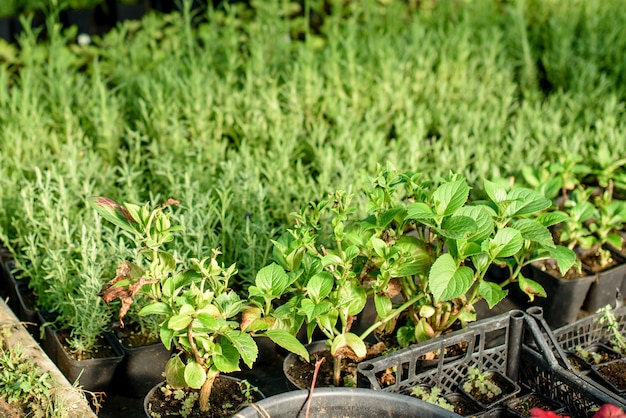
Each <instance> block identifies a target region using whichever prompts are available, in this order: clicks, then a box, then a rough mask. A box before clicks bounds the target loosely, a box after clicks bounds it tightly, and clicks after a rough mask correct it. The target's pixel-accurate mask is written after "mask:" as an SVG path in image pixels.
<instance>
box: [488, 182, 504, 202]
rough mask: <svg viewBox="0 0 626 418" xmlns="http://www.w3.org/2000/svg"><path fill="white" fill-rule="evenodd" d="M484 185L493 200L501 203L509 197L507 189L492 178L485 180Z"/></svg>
mask: <svg viewBox="0 0 626 418" xmlns="http://www.w3.org/2000/svg"><path fill="white" fill-rule="evenodd" d="M483 187H484V188H485V192H486V193H487V196H489V199H491V201H492V202H495V203H500V202H504V201H505V200H506V199H507V197H506V189H505V188H504V187H502V186H501V185H499V184H497V183H494V182H492V181H490V180H485V181H484V182H483Z"/></svg>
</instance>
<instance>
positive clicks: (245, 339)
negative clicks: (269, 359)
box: [226, 331, 259, 368]
mask: <svg viewBox="0 0 626 418" xmlns="http://www.w3.org/2000/svg"><path fill="white" fill-rule="evenodd" d="M226 337H227V338H228V339H229V340H230V342H231V343H232V344H233V347H235V348H236V349H237V351H238V352H239V355H240V356H241V359H242V360H243V362H244V363H245V364H246V366H248V367H250V368H252V366H253V364H254V362H255V361H256V359H257V356H258V355H259V348H258V347H257V345H256V341H254V339H253V338H252V337H251V336H250V334H247V333H245V332H241V331H236V332H229V333H227V334H226Z"/></svg>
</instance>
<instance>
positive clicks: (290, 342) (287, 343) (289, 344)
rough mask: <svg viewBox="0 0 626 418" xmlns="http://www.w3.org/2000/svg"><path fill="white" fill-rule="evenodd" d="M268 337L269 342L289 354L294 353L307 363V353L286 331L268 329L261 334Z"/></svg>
mask: <svg viewBox="0 0 626 418" xmlns="http://www.w3.org/2000/svg"><path fill="white" fill-rule="evenodd" d="M263 335H265V336H266V337H268V338H269V339H270V340H272V341H273V342H275V343H276V344H278V345H279V346H281V347H282V348H284V349H285V350H287V351H289V352H290V353H294V354H296V355H298V356H300V357H302V358H304V359H306V360H307V361H308V360H309V352H308V351H307V349H306V348H305V347H304V345H302V343H301V342H300V341H298V339H297V338H296V337H295V336H293V335H292V334H291V333H289V332H287V331H281V330H277V329H270V330H267V331H265V333H264V334H263Z"/></svg>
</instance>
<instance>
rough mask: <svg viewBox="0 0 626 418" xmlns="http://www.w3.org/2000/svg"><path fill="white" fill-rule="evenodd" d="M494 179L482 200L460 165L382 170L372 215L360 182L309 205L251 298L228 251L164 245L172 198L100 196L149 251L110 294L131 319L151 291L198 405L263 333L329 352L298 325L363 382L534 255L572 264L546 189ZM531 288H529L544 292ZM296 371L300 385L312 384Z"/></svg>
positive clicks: (515, 274)
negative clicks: (501, 272) (145, 200)
mask: <svg viewBox="0 0 626 418" xmlns="http://www.w3.org/2000/svg"><path fill="white" fill-rule="evenodd" d="M485 189H486V190H487V194H488V196H489V197H490V200H489V201H488V202H480V201H475V202H472V201H468V198H469V195H470V189H469V187H468V185H467V182H466V180H465V179H464V178H462V176H459V175H451V176H450V177H449V178H446V179H437V180H430V179H424V178H422V177H421V176H420V175H418V174H414V173H398V172H396V171H394V170H385V171H382V172H381V173H380V175H379V176H378V177H376V178H375V179H373V182H372V188H371V189H370V190H369V196H370V203H369V205H368V212H369V216H366V217H365V218H362V216H360V214H358V213H357V211H356V208H354V207H353V206H352V205H351V198H352V196H351V194H349V193H344V192H337V193H335V194H333V195H332V196H330V197H329V199H327V200H324V201H322V202H318V203H312V204H311V205H310V206H308V207H307V208H305V209H304V210H303V211H302V212H301V213H299V214H298V215H297V216H296V224H295V225H294V227H293V228H292V229H290V230H289V232H288V233H286V234H285V235H283V236H282V237H281V238H280V239H278V240H277V241H276V242H275V247H274V256H275V259H276V261H277V263H273V264H270V265H268V266H266V267H264V268H263V269H261V270H260V271H259V275H258V276H257V279H256V282H255V284H254V285H252V286H250V287H249V289H248V296H247V298H245V299H244V298H241V297H240V296H239V295H237V294H236V293H234V292H233V291H232V290H230V288H229V286H228V279H229V277H230V276H231V275H232V274H234V270H235V267H234V266H231V267H230V268H228V269H227V268H225V267H223V266H220V265H219V264H218V262H217V259H216V256H217V253H215V254H214V255H213V256H209V257H208V258H206V259H204V260H189V261H185V260H182V261H179V262H177V260H176V255H175V253H169V252H166V251H164V249H163V246H164V245H165V244H167V243H168V242H170V241H172V239H173V237H172V233H173V232H175V231H176V230H177V229H179V228H178V227H177V226H172V225H171V223H170V216H169V214H165V213H164V211H165V210H166V208H167V206H168V205H163V206H154V207H150V206H149V205H145V206H141V207H140V206H137V205H133V204H118V203H116V202H114V201H112V200H110V199H106V198H95V199H93V200H92V204H93V206H94V207H95V208H96V210H97V211H98V212H99V213H100V214H101V215H102V216H103V217H105V218H106V219H108V220H109V221H111V222H113V223H114V224H115V225H116V226H117V227H119V228H121V229H122V230H124V231H126V232H127V233H129V234H131V235H132V236H134V237H135V239H136V241H137V243H138V245H137V246H138V249H139V251H138V253H137V258H136V259H135V260H133V261H132V262H129V261H124V262H123V263H122V264H121V265H120V268H119V269H118V272H117V274H116V277H115V279H113V280H112V281H111V282H110V283H109V285H108V286H107V288H106V290H105V291H104V297H105V300H107V301H108V302H111V301H112V300H114V299H120V300H121V302H122V305H121V310H120V319H121V318H123V317H124V316H125V314H126V312H127V310H128V308H129V307H130V306H131V304H132V302H133V301H134V298H136V297H137V296H139V295H142V294H143V295H146V296H148V298H149V300H150V302H149V303H148V304H147V305H146V306H145V307H143V308H142V309H141V311H140V312H139V314H140V315H147V314H156V315H160V316H161V330H160V335H161V340H162V341H163V343H164V344H165V346H166V347H167V348H168V349H169V348H171V347H172V345H174V346H175V347H176V349H177V350H180V352H177V353H176V354H175V355H174V356H173V357H172V359H171V360H170V361H169V362H168V365H167V367H166V376H167V381H168V384H169V385H170V386H172V387H175V388H176V387H178V388H181V387H190V388H194V389H199V390H200V403H201V409H204V408H206V405H207V402H208V401H207V399H208V396H209V395H208V393H210V387H211V385H212V384H213V381H214V379H215V378H216V377H217V376H218V375H219V374H220V373H227V372H232V371H235V370H237V369H238V367H239V360H240V359H243V360H244V362H245V363H247V364H248V366H251V365H252V363H253V361H254V359H255V358H256V354H257V352H256V350H255V348H254V347H255V344H254V343H253V339H251V337H252V336H261V335H264V336H268V337H270V338H273V339H274V340H275V342H277V343H278V344H279V345H282V346H284V347H285V348H287V349H288V350H290V351H296V352H297V354H298V357H299V358H300V359H305V360H308V357H309V355H316V354H318V353H317V352H315V351H311V350H310V351H309V352H308V353H307V351H305V350H304V347H302V346H301V343H299V342H298V341H297V340H296V336H297V334H298V331H299V329H300V328H304V329H305V330H306V337H305V339H304V341H305V342H311V341H312V340H313V338H314V336H315V335H316V334H315V332H316V331H318V334H317V335H321V339H322V340H323V341H324V343H323V344H318V345H317V347H318V350H319V351H328V353H329V361H328V363H331V364H330V367H329V372H330V373H329V377H326V378H324V377H322V376H323V374H320V379H322V380H320V382H321V383H320V385H322V386H356V379H357V376H356V373H355V371H356V368H355V367H354V363H358V362H359V361H362V360H364V359H365V358H367V357H368V355H370V356H376V355H380V354H381V353H382V351H383V350H386V349H391V348H393V346H392V344H397V346H407V345H409V344H412V343H416V342H422V341H426V340H428V339H431V338H434V337H436V336H439V335H441V334H443V333H445V332H446V331H447V330H449V329H450V328H452V327H453V326H457V325H458V326H462V325H464V324H466V323H468V322H472V321H474V320H475V319H476V316H475V310H474V305H475V303H477V302H478V301H479V300H481V299H486V300H487V302H488V304H489V306H490V307H493V306H494V305H496V304H497V303H498V302H499V301H500V300H502V299H503V298H504V297H505V296H506V294H507V292H506V290H503V289H502V287H503V286H504V284H509V283H511V282H518V281H519V280H520V278H521V280H522V281H523V280H528V279H525V278H524V277H523V276H522V275H521V271H522V268H523V266H525V265H527V264H529V263H531V262H532V261H534V260H537V259H542V258H548V257H555V258H556V259H557V260H558V261H559V262H560V264H561V265H562V269H563V271H566V270H567V269H568V268H569V267H570V266H571V264H573V263H574V259H575V257H574V253H573V251H571V250H569V249H567V248H565V247H559V246H556V245H554V243H553V242H552V239H551V235H550V233H549V230H548V226H550V225H551V223H550V221H546V219H551V218H550V217H545V216H544V217H541V218H540V217H539V214H540V213H542V211H543V210H546V209H548V208H549V207H550V205H551V201H550V200H549V199H546V198H545V197H543V196H542V195H540V194H539V193H538V192H535V191H533V190H531V189H527V188H522V187H512V188H510V189H509V190H507V188H505V187H504V186H499V185H497V184H496V183H494V182H489V181H486V182H485ZM170 203H174V202H170ZM540 220H543V222H544V223H541V222H540ZM507 261H508V263H509V265H510V266H511V272H512V274H511V277H510V278H509V279H507V280H506V283H504V284H496V283H492V282H489V281H487V280H485V276H486V274H487V270H488V269H489V267H490V266H491V265H492V264H494V263H495V264H497V263H502V262H507ZM524 289H526V288H524ZM532 289H533V291H534V293H533V292H530V291H529V293H530V294H531V295H534V294H535V293H540V292H541V290H540V287H537V286H535V285H532ZM368 299H369V301H370V304H372V305H373V309H374V310H375V312H376V314H375V320H373V321H372V322H371V323H368V324H363V325H362V330H361V331H360V332H358V333H357V332H355V331H354V329H353V325H354V324H355V323H356V319H357V318H358V317H359V316H360V315H362V313H363V311H364V309H365V308H366V306H367V305H368ZM231 305H233V306H234V307H232V308H231V307H230V306H231ZM227 324H228V325H227ZM319 331H321V333H319ZM374 334H376V336H377V338H378V339H380V340H382V341H387V344H388V345H389V346H388V347H385V345H384V344H385V343H384V342H379V343H377V344H374V345H373V346H370V347H368V344H367V343H366V339H367V337H368V336H369V335H374ZM218 336H219V337H220V338H218ZM389 337H391V338H389ZM244 339H245V341H244ZM218 341H219V344H218V343H217V342H218ZM389 341H394V343H389ZM245 347H248V348H247V349H245ZM383 347H384V348H383ZM181 353H185V354H186V355H184V356H181ZM226 353H227V354H228V355H229V356H232V357H231V358H230V359H229V361H228V362H226V359H223V358H222V356H224V355H225V354H226ZM288 357H289V356H288ZM349 363H351V364H352V367H346V365H347V364H349ZM344 368H347V369H352V374H350V373H348V372H346V371H345V370H344ZM290 372H291V370H290V366H286V373H288V374H289V373H290ZM314 374H315V373H308V376H309V377H312V376H313V375H314ZM323 379H326V381H324V380H323ZM291 380H292V381H293V382H294V385H295V386H299V387H301V388H307V387H310V385H311V381H310V380H308V381H306V380H305V382H298V381H297V380H296V378H292V379H291ZM207 386H208V388H207Z"/></svg>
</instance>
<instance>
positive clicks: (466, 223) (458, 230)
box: [438, 215, 478, 240]
mask: <svg viewBox="0 0 626 418" xmlns="http://www.w3.org/2000/svg"><path fill="white" fill-rule="evenodd" d="M477 230H478V225H477V224H476V222H475V221H474V220H473V219H472V218H470V217H468V216H456V215H455V216H450V217H447V218H445V219H444V220H443V222H442V224H441V229H439V230H438V232H439V233H440V234H441V235H442V236H444V237H446V238H449V239H455V240H460V239H469V238H470V237H471V236H472V235H474V234H475V233H476V231H477Z"/></svg>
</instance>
